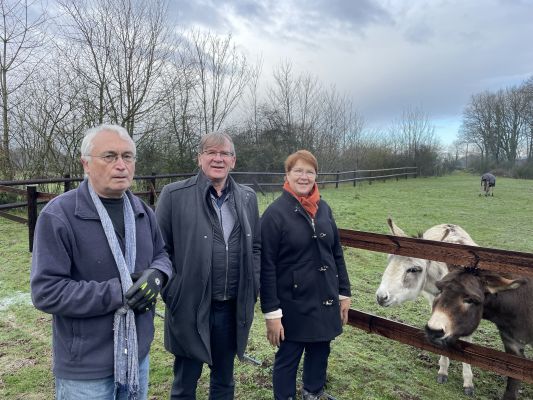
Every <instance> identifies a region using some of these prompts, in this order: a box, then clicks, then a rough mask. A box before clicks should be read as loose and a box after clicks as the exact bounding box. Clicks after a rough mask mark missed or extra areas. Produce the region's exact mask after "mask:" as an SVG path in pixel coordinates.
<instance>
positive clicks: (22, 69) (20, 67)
mask: <svg viewBox="0 0 533 400" xmlns="http://www.w3.org/2000/svg"><path fill="white" fill-rule="evenodd" d="M39 5H40V3H39V2H38V1H37V0H36V1H28V0H0V21H1V25H0V91H1V107H2V141H1V144H0V173H1V174H2V175H3V176H4V177H6V178H13V176H14V171H13V166H12V163H11V157H10V141H11V131H10V116H9V112H10V109H11V107H12V104H11V96H12V95H13V94H14V93H16V92H17V90H19V89H20V88H21V87H22V86H23V85H24V84H25V83H26V82H27V80H28V79H29V78H30V77H31V75H32V73H33V70H34V68H35V67H36V65H37V64H38V61H39V58H38V56H36V49H37V48H38V47H40V46H41V45H42V42H43V36H42V28H43V26H44V24H45V22H46V20H47V18H46V14H45V12H44V11H43V10H42V8H39V7H38V6H39ZM30 10H31V12H30Z"/></svg>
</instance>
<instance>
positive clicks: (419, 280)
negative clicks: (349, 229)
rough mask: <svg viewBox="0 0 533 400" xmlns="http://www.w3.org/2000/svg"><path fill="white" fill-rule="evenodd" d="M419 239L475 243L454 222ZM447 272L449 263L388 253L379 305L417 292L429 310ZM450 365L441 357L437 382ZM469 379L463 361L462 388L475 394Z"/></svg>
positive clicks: (399, 232) (444, 377) (395, 229)
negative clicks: (438, 286)
mask: <svg viewBox="0 0 533 400" xmlns="http://www.w3.org/2000/svg"><path fill="white" fill-rule="evenodd" d="M387 223H388V225H389V229H390V231H391V233H392V234H393V235H395V236H404V237H407V235H406V234H405V232H404V231H402V230H401V229H400V228H399V227H398V226H396V225H395V224H394V222H393V221H392V219H391V218H388V219H387ZM421 238H422V239H427V240H435V241H439V242H448V243H457V244H465V245H470V246H477V244H476V243H475V242H474V241H473V240H472V238H471V237H470V235H469V234H468V233H466V231H465V230H464V229H463V228H461V227H460V226H458V225H453V224H442V225H436V226H434V227H432V228H429V229H428V230H427V231H425V232H424V233H423V234H422V236H421ZM447 273H448V266H447V265H446V264H445V263H443V262H439V261H430V260H423V259H420V258H413V257H404V256H400V255H395V254H389V257H388V263H387V268H386V269H385V272H383V276H382V278H381V284H380V285H379V288H378V290H377V291H376V300H377V302H378V304H379V305H380V306H382V307H389V306H392V305H400V304H402V303H404V302H406V301H408V300H415V299H416V298H417V297H418V296H419V295H422V296H424V297H425V298H426V299H427V301H428V302H429V306H430V310H431V306H432V304H433V299H434V298H435V296H436V295H437V293H438V289H437V287H436V286H435V283H436V282H437V281H439V280H440V279H441V278H443V277H444V275H446V274H447ZM463 340H466V341H468V342H470V341H471V338H470V337H466V338H463ZM449 365H450V360H449V359H448V357H445V356H441V357H440V359H439V366H440V368H439V372H438V375H437V382H439V383H445V382H447V380H448V366H449ZM472 378H473V376H472V369H471V367H470V364H465V363H463V388H464V393H465V394H466V395H469V396H472V395H473V394H474V384H473V381H472Z"/></svg>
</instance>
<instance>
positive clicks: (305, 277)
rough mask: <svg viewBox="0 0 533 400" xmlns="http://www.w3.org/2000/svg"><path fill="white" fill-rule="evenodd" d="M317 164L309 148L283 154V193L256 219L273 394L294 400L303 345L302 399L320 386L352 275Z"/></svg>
mask: <svg viewBox="0 0 533 400" xmlns="http://www.w3.org/2000/svg"><path fill="white" fill-rule="evenodd" d="M317 171H318V163H317V161H316V158H315V157H314V156H313V154H311V153H310V152H309V151H307V150H299V151H297V152H295V153H293V154H291V155H290V156H289V157H288V158H287V159H286V160H285V172H286V176H285V184H284V186H283V189H284V190H283V193H282V195H281V196H280V197H279V198H278V199H276V200H275V201H274V202H273V203H272V204H271V205H270V206H269V207H268V208H267V209H266V211H265V212H264V214H263V216H262V218H261V237H262V252H261V295H260V298H261V309H262V311H263V313H264V316H265V321H266V328H267V338H268V341H269V342H270V343H271V344H272V345H273V346H278V347H279V348H278V351H277V353H276V358H275V362H274V371H273V388H274V397H275V399H276V400H281V399H283V400H287V399H295V398H296V373H297V370H298V364H299V362H300V359H301V357H302V354H303V353H304V351H305V356H304V365H303V389H302V393H303V399H304V400H312V399H318V398H319V397H320V396H321V395H322V393H323V392H324V385H325V383H326V369H327V362H328V357H329V352H330V342H331V340H333V339H334V338H335V337H337V336H338V335H340V334H341V332H342V325H343V324H345V323H346V322H347V320H348V309H349V308H350V296H351V292H350V281H349V278H348V273H347V271H346V265H345V263H344V257H343V253H342V247H341V245H340V242H339V234H338V231H337V226H336V224H335V220H334V219H333V215H332V213H331V209H330V208H329V206H328V204H327V203H326V202H325V201H324V200H321V199H320V194H319V191H318V186H317V185H316V182H315V180H316V176H317Z"/></svg>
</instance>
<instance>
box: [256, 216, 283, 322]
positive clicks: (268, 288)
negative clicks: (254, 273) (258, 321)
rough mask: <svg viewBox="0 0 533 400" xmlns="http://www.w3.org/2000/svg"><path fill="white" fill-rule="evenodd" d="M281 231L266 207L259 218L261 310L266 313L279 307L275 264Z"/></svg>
mask: <svg viewBox="0 0 533 400" xmlns="http://www.w3.org/2000/svg"><path fill="white" fill-rule="evenodd" d="M280 237H281V231H280V228H279V226H278V224H277V223H276V221H275V220H274V217H273V215H272V213H270V212H269V211H268V209H267V211H265V213H264V214H263V217H262V218H261V243H262V250H261V294H260V298H261V311H262V312H263V313H268V312H272V311H275V310H277V309H279V308H280V306H281V303H280V301H279V298H278V291H277V269H276V264H277V260H278V254H279V242H280Z"/></svg>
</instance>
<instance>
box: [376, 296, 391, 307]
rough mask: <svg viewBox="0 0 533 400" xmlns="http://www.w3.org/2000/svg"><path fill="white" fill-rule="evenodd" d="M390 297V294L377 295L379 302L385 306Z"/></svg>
mask: <svg viewBox="0 0 533 400" xmlns="http://www.w3.org/2000/svg"><path fill="white" fill-rule="evenodd" d="M388 299H389V296H388V295H386V294H385V295H381V294H378V295H376V301H377V302H378V304H379V305H380V306H383V305H384V304H385V303H387V300H388Z"/></svg>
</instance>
